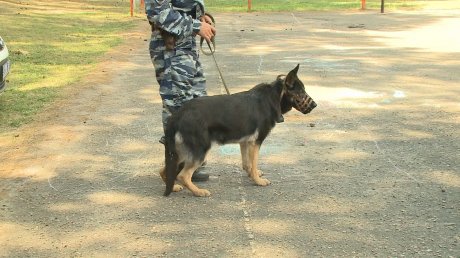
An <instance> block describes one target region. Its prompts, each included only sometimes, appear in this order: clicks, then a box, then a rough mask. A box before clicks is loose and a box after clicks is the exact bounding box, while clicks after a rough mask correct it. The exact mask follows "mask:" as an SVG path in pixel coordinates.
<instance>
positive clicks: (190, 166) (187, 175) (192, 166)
mask: <svg viewBox="0 0 460 258" xmlns="http://www.w3.org/2000/svg"><path fill="white" fill-rule="evenodd" d="M200 166H201V162H193V163H185V165H184V168H183V169H182V171H181V172H180V173H179V175H178V176H177V179H178V180H179V181H180V182H181V183H182V184H183V185H184V186H185V187H186V188H187V189H189V190H190V191H191V192H192V193H193V195H195V196H198V197H206V196H210V195H211V193H210V192H209V191H208V190H206V189H200V188H198V187H197V186H196V185H195V184H193V183H192V175H193V172H195V170H197V169H198V168H199V167H200Z"/></svg>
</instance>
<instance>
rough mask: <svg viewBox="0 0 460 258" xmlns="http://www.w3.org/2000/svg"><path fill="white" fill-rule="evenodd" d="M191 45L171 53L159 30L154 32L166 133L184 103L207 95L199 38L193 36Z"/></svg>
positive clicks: (155, 63) (154, 56)
mask: <svg viewBox="0 0 460 258" xmlns="http://www.w3.org/2000/svg"><path fill="white" fill-rule="evenodd" d="M187 46H188V47H186V48H181V47H180V46H176V48H175V49H173V50H168V51H167V50H166V48H165V44H164V41H163V39H162V38H161V35H160V33H159V31H153V32H152V37H151V40H150V45H149V51H150V57H151V59H152V63H153V66H154V67H155V76H156V79H157V81H158V84H159V85H160V96H161V99H162V102H163V112H162V122H163V130H164V129H165V128H166V122H167V120H168V118H169V117H170V116H171V113H173V112H174V111H176V110H177V109H178V108H179V107H181V106H182V104H184V102H186V101H188V100H191V99H193V98H197V97H201V96H206V95H207V92H206V78H205V77H204V73H203V68H202V66H201V63H200V61H199V60H198V58H199V52H198V48H197V46H196V42H195V37H190V40H189V42H188V44H187ZM190 46H191V47H190Z"/></svg>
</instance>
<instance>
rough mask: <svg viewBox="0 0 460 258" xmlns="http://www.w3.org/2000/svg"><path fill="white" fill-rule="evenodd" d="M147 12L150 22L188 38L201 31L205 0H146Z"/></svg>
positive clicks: (179, 36) (178, 35)
mask: <svg viewBox="0 0 460 258" xmlns="http://www.w3.org/2000/svg"><path fill="white" fill-rule="evenodd" d="M145 12H146V14H147V19H148V20H149V22H150V24H155V26H157V27H159V28H161V29H163V30H165V31H167V32H169V33H171V34H173V35H175V36H176V37H178V38H187V37H190V36H194V35H196V34H197V33H198V32H199V31H200V27H201V22H200V20H199V19H198V18H199V17H201V16H202V15H203V14H204V0H145Z"/></svg>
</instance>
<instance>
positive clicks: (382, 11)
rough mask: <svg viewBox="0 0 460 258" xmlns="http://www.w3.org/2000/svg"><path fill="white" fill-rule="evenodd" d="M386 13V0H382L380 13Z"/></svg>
mask: <svg viewBox="0 0 460 258" xmlns="http://www.w3.org/2000/svg"><path fill="white" fill-rule="evenodd" d="M384 12H385V0H382V3H381V4H380V13H384Z"/></svg>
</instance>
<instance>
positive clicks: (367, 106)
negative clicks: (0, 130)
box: [0, 9, 460, 257]
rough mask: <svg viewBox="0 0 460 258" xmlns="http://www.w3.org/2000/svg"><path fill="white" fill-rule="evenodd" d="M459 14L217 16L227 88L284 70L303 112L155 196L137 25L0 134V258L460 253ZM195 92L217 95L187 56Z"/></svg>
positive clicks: (157, 150)
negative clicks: (244, 160) (255, 178)
mask: <svg viewBox="0 0 460 258" xmlns="http://www.w3.org/2000/svg"><path fill="white" fill-rule="evenodd" d="M459 14H460V12H459V10H458V9H454V10H431V11H417V12H415V11H413V12H398V13H387V14H383V15H382V14H379V13H377V12H373V11H368V12H352V13H275V14H273V13H270V14H257V13H252V14H239V15H230V14H215V16H216V19H217V21H218V24H217V26H218V37H217V48H218V51H217V53H216V58H217V60H218V62H219V65H220V66H221V69H222V71H223V72H224V76H225V80H226V81H227V84H228V85H229V86H230V91H231V92H237V91H242V90H246V89H249V88H250V87H252V86H254V85H255V84H257V83H260V82H270V81H272V80H274V79H275V77H276V76H277V75H278V74H283V73H286V72H288V71H289V70H290V69H292V68H293V67H294V66H295V65H296V64H298V63H300V71H299V77H300V78H301V79H302V80H303V81H304V83H305V84H306V89H307V92H308V93H309V94H310V96H312V97H313V98H314V99H315V101H316V102H317V103H318V107H317V108H316V109H315V110H314V111H313V112H312V113H311V114H309V115H306V116H304V115H302V114H300V113H298V112H296V111H292V112H291V113H289V114H288V115H286V116H285V122H284V123H282V124H279V125H278V126H277V127H276V128H275V129H274V130H273V132H272V134H271V135H270V136H269V137H268V139H267V141H266V142H265V143H264V145H263V146H262V149H261V158H260V167H261V170H263V171H264V172H265V176H266V178H268V179H269V180H270V181H271V182H272V185H270V186H268V187H257V186H254V185H253V184H252V183H251V182H250V181H249V179H248V178H247V176H246V175H245V174H244V173H243V172H242V169H241V168H240V158H239V150H238V148H237V145H226V146H215V147H214V148H213V149H212V151H211V153H210V157H209V161H208V165H207V167H206V171H207V172H209V173H210V175H211V178H210V181H209V182H206V183H200V184H199V185H200V186H201V187H204V188H207V189H208V190H210V191H211V193H212V195H211V197H209V198H195V197H192V196H191V194H190V192H188V191H183V192H180V193H173V194H172V195H171V196H170V197H169V198H166V197H163V196H162V193H163V190H164V186H163V183H162V181H161V179H160V177H159V176H158V170H159V169H160V167H161V166H162V163H163V157H162V156H163V148H162V145H160V144H159V143H158V139H159V137H160V136H161V133H162V132H161V118H160V113H161V101H160V99H159V96H158V86H157V84H156V81H155V78H154V73H153V66H152V64H151V62H150V59H149V56H148V52H147V44H148V43H147V39H148V37H149V35H148V27H147V23H146V22H145V21H138V22H139V27H138V28H137V29H136V30H134V31H132V33H130V34H128V35H126V43H125V44H123V45H122V46H120V47H119V48H117V49H115V50H114V51H112V52H111V53H109V54H108V55H107V58H106V60H105V61H104V62H102V63H101V64H100V65H99V66H98V67H97V68H96V69H94V72H93V73H92V74H91V75H90V76H88V77H87V78H86V79H85V80H84V81H83V82H82V83H81V84H79V85H75V87H73V88H72V89H71V90H69V92H68V95H69V97H68V98H65V99H62V100H60V101H58V102H57V103H56V104H55V105H53V106H52V107H50V108H48V109H47V110H46V112H44V113H43V114H42V115H41V116H40V117H39V118H38V119H37V121H36V122H34V123H32V124H29V125H27V126H24V127H23V128H20V129H19V130H17V131H14V132H12V133H8V134H4V135H1V136H0V153H1V165H0V178H1V181H0V247H1V248H0V256H2V257H128V256H141V257H158V256H166V257H179V256H189V257H251V256H254V257H316V256H322V257H337V256H344V257H352V256H357V257H371V256H372V257H374V256H377V257H388V256H392V257H396V256H409V257H436V256H439V257H460V248H459V246H460V245H459V244H460V243H459V242H460V230H459V223H460V216H459V214H460V213H459V209H460V164H459V160H460V155H459V153H460V152H459V150H460V139H459V135H460V130H459V124H460V112H459V111H460V104H459V96H460V95H459V94H460V87H459V82H460V72H459V71H460V37H459V34H458V28H460V18H459V17H460V15H459ZM202 60H203V64H204V68H205V71H206V72H207V76H208V87H209V93H210V94H211V95H214V94H221V93H224V89H223V87H222V83H221V82H220V80H219V77H218V73H217V70H216V68H215V66H214V63H213V60H212V59H211V58H210V57H208V56H203V57H202Z"/></svg>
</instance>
